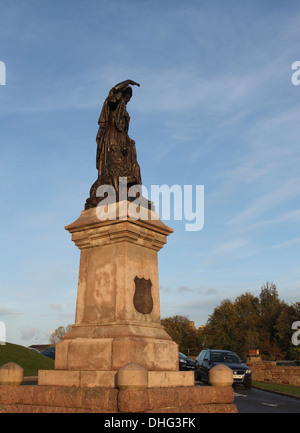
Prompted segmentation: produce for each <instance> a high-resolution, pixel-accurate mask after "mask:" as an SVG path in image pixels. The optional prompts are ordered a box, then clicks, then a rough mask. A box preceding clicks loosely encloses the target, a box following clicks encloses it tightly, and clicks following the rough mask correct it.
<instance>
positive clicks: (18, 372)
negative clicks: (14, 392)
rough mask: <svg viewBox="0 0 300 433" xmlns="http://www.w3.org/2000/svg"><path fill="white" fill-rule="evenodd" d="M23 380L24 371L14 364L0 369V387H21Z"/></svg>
mask: <svg viewBox="0 0 300 433" xmlns="http://www.w3.org/2000/svg"><path fill="white" fill-rule="evenodd" d="M23 380H24V369H23V368H22V367H20V365H18V364H16V363H14V362H8V363H7V364H4V365H2V366H1V367H0V385H21V383H22V382H23Z"/></svg>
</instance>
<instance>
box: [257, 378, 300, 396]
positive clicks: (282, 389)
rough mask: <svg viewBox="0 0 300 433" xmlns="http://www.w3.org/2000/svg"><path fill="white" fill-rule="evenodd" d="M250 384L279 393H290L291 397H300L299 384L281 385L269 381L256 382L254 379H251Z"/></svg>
mask: <svg viewBox="0 0 300 433" xmlns="http://www.w3.org/2000/svg"><path fill="white" fill-rule="evenodd" d="M252 384H253V386H255V387H257V388H260V389H264V390H266V391H274V392H279V393H281V394H286V395H291V396H293V397H299V398H300V387H299V386H292V385H282V384H279V383H270V382H256V381H252Z"/></svg>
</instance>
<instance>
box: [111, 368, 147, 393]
mask: <svg viewBox="0 0 300 433" xmlns="http://www.w3.org/2000/svg"><path fill="white" fill-rule="evenodd" d="M116 385H117V388H119V389H120V390H124V389H134V390H143V389H146V388H147V386H148V370H146V369H145V368H144V367H142V366H141V365H139V364H135V363H133V362H132V363H130V364H126V365H124V366H123V367H121V368H120V369H119V370H118V373H117V383H116Z"/></svg>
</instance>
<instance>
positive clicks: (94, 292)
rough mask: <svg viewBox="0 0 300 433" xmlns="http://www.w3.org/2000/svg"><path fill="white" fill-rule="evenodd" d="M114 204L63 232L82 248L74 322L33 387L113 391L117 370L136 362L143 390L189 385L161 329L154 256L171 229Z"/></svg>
mask: <svg viewBox="0 0 300 433" xmlns="http://www.w3.org/2000/svg"><path fill="white" fill-rule="evenodd" d="M114 206H115V205H113V204H112V205H108V206H107V207H104V206H101V207H97V208H91V209H88V210H85V211H83V212H82V213H81V216H80V217H79V218H78V219H77V220H76V221H75V222H74V223H72V224H70V225H69V226H67V227H66V229H67V230H68V231H69V232H70V233H71V234H72V240H73V241H74V242H75V244H76V245H77V247H78V248H79V249H80V250H81V255H80V269H79V280H78V293H77V306H76V319H75V324H74V325H73V327H72V329H71V331H70V332H69V333H68V334H67V335H66V336H65V337H64V339H63V340H62V341H61V342H59V343H58V344H57V346H56V359H55V370H53V371H39V381H38V383H39V385H60V386H76V387H107V388H114V387H115V386H116V374H117V371H118V370H119V369H120V368H122V367H124V366H125V365H127V364H130V363H135V364H138V365H140V366H141V367H143V368H144V369H146V370H147V371H148V387H168V386H173V387H174V386H193V385H194V375H193V372H182V371H178V368H179V367H178V346H177V344H176V343H175V342H173V341H172V339H171V337H170V336H169V335H168V334H167V333H166V331H165V330H164V328H163V327H162V325H161V324H160V301H159V282H158V262H157V253H158V251H159V250H160V249H161V248H162V247H163V245H164V244H165V243H166V240H167V236H168V235H169V234H170V233H172V232H173V230H172V229H170V228H169V227H167V226H166V225H165V224H163V223H162V222H161V221H160V220H159V218H158V215H157V214H156V213H155V212H153V211H151V210H149V209H146V208H140V218H139V219H137V218H136V216H137V214H136V209H133V210H132V211H131V209H132V204H131V203H129V202H126V201H125V202H120V203H117V205H116V208H115V207H114ZM104 211H105V212H106V214H104ZM105 216H106V217H107V219H106V220H104V219H103V218H104V217H105ZM114 217H116V218H115V219H112V218H114Z"/></svg>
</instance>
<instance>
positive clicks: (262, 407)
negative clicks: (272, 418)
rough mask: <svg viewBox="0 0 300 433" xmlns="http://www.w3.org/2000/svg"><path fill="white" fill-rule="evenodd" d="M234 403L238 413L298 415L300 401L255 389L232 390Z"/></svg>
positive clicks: (238, 388)
mask: <svg viewBox="0 0 300 433" xmlns="http://www.w3.org/2000/svg"><path fill="white" fill-rule="evenodd" d="M234 403H235V404H236V406H237V408H238V411H239V413H300V399H296V398H292V397H285V396H282V395H278V394H274V393H271V392H266V391H261V390H260V389H256V388H251V389H245V388H242V387H236V388H234Z"/></svg>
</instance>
